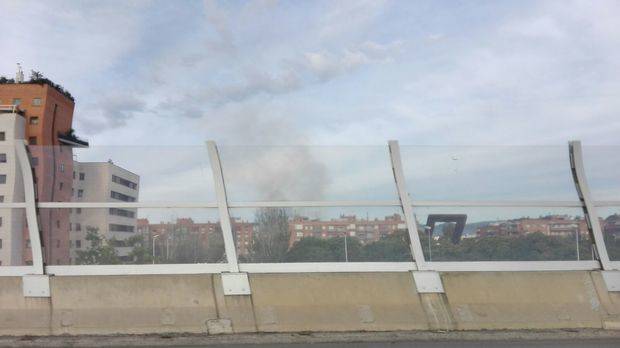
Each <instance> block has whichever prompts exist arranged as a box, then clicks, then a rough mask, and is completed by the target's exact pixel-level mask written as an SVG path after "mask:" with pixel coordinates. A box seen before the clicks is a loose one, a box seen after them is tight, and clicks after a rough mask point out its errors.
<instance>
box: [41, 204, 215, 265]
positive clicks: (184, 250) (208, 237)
mask: <svg viewBox="0 0 620 348" xmlns="http://www.w3.org/2000/svg"><path fill="white" fill-rule="evenodd" d="M39 211H40V220H41V222H42V226H41V227H42V228H41V230H42V232H43V235H44V240H45V245H46V248H45V258H46V260H47V263H48V264H51V265H68V264H74V265H93V264H94V265H109V264H149V263H217V262H225V261H226V257H225V254H224V240H223V237H222V230H221V227H220V224H219V217H218V216H219V215H218V211H217V209H151V208H140V209H126V208H74V209H68V208H63V209H39ZM50 217H51V219H50ZM46 221H47V224H44V223H45V222H46ZM50 232H51V233H50ZM153 252H154V256H155V257H154V259H153Z"/></svg>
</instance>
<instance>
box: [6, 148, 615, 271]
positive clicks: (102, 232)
mask: <svg viewBox="0 0 620 348" xmlns="http://www.w3.org/2000/svg"><path fill="white" fill-rule="evenodd" d="M619 149H620V148H618V147H585V148H583V149H582V147H581V144H580V142H578V141H573V142H570V144H569V146H568V147H561V146H542V147H523V146H504V147H426V146H402V147H401V146H400V145H399V144H398V142H396V141H390V142H389V143H388V144H387V146H361V147H346V146H340V147H324V146H223V147H218V146H217V145H216V144H215V143H214V142H208V143H207V145H206V146H188V147H112V146H110V147H90V148H71V147H44V146H28V147H26V146H25V145H23V144H21V143H18V144H17V145H15V148H13V147H5V149H3V151H4V152H7V154H14V155H8V157H9V158H8V159H7V161H6V163H5V164H4V165H5V166H6V168H11V167H10V166H11V158H12V157H11V156H14V160H15V162H13V163H15V166H16V167H15V168H17V169H18V170H16V171H14V173H15V181H12V180H13V179H11V178H10V176H11V174H10V173H11V170H9V171H8V172H7V173H8V174H7V177H6V178H5V180H6V184H5V188H4V189H5V191H6V192H4V193H5V197H7V199H5V201H4V202H2V203H0V215H5V216H3V221H5V224H4V227H5V230H4V233H5V234H6V233H11V238H7V237H5V238H4V247H3V249H2V250H3V251H5V252H6V251H7V250H11V251H12V253H13V258H12V260H13V262H11V263H3V265H2V266H0V275H24V274H56V275H91V274H92V275H115V274H170V273H179V274H188V273H221V272H254V273H278V272H403V271H415V270H421V271H425V270H428V271H549V270H596V269H603V270H620V179H619V177H620V176H619V175H618V174H620V162H619V161H618V160H616V158H618V157H617V156H616V155H615V154H617V153H618V150H619ZM584 157H585V160H584ZM584 162H585V163H584ZM586 174H587V176H588V178H589V179H590V181H588V180H587V178H586ZM35 178H36V181H35ZM11 190H12V191H11ZM8 197H11V198H8ZM20 197H22V198H20ZM7 214H8V215H7ZM6 221H10V223H7V222H6ZM20 223H21V224H22V225H23V226H22V225H20ZM23 231H27V233H26V235H27V236H28V237H25V235H24V236H23V237H22V232H23ZM9 240H10V242H9ZM20 248H21V249H20ZM1 256H2V254H0V257H1ZM30 260H31V262H32V265H25V264H24V262H27V261H30Z"/></svg>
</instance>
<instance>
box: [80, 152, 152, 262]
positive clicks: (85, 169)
mask: <svg viewBox="0 0 620 348" xmlns="http://www.w3.org/2000/svg"><path fill="white" fill-rule="evenodd" d="M72 177H73V188H72V195H73V200H74V201H76V202H119V201H121V202H137V201H138V198H139V192H140V176H138V175H137V174H135V173H132V172H130V171H128V170H126V169H124V168H121V167H119V166H117V165H116V164H114V163H113V162H112V161H108V162H77V161H75V162H73V172H72ZM69 226H70V228H69V236H70V243H69V244H70V251H71V253H70V257H71V263H75V262H76V260H77V257H78V253H77V252H78V251H79V250H85V249H86V248H88V247H89V245H88V243H87V241H86V235H87V233H88V231H96V232H97V233H99V235H100V236H102V237H104V238H106V239H108V240H112V241H113V242H114V247H115V249H116V252H117V253H118V256H119V257H120V258H121V260H125V259H126V258H127V257H128V255H129V253H130V252H131V249H132V248H131V247H130V246H129V245H127V244H126V240H127V239H129V238H131V237H132V236H135V235H136V234H137V233H138V229H137V209H131V208H92V209H82V208H75V209H72V210H71V215H70V225H69Z"/></svg>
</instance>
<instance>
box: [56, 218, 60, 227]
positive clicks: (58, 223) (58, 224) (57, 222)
mask: <svg viewBox="0 0 620 348" xmlns="http://www.w3.org/2000/svg"><path fill="white" fill-rule="evenodd" d="M56 228H60V220H56Z"/></svg>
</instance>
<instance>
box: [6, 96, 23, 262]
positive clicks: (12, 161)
mask: <svg viewBox="0 0 620 348" xmlns="http://www.w3.org/2000/svg"><path fill="white" fill-rule="evenodd" d="M25 125H26V122H25V119H24V117H23V116H22V115H20V114H18V113H15V112H14V109H13V108H12V107H9V106H6V107H5V106H2V105H0V202H7V203H9V202H24V198H25V197H24V182H23V180H22V171H21V167H20V165H19V163H18V161H17V156H16V153H15V144H16V143H18V142H23V141H24V127H25ZM25 227H26V220H25V209H23V208H15V209H0V266H21V265H23V264H24V260H23V248H22V244H23V234H22V231H24V229H25Z"/></svg>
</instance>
